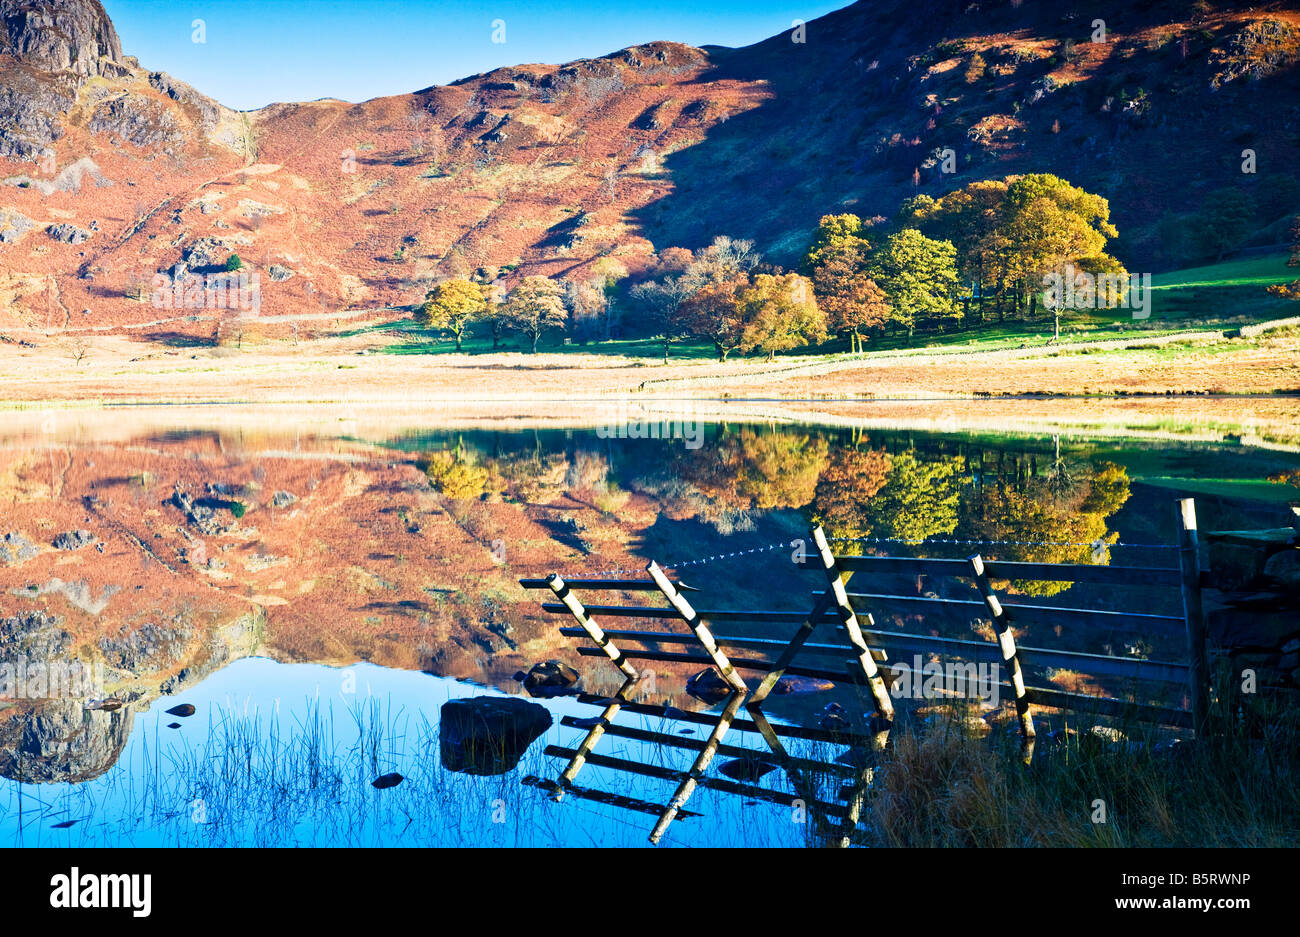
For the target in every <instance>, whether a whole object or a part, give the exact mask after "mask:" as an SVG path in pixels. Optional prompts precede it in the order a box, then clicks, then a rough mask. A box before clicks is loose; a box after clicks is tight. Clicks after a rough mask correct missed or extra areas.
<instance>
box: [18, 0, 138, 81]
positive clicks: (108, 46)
mask: <svg viewBox="0 0 1300 937" xmlns="http://www.w3.org/2000/svg"><path fill="white" fill-rule="evenodd" d="M0 54H4V55H12V56H13V57H14V58H16V59H18V61H20V62H22V63H24V64H26V65H30V66H32V67H33V68H39V69H42V70H44V71H51V72H56V71H70V72H72V73H74V74H76V75H82V76H90V75H100V76H103V75H114V74H117V69H114V68H113V67H112V66H113V65H114V64H121V62H122V43H121V41H120V40H119V39H118V38H117V30H115V29H114V28H113V23H112V21H111V20H110V19H109V18H108V14H107V13H105V12H104V7H103V6H102V5H101V4H100V3H99V2H98V0H44V2H42V3H39V4H36V3H32V2H31V0H0Z"/></svg>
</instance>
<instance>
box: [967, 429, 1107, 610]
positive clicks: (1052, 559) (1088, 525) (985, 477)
mask: <svg viewBox="0 0 1300 937" xmlns="http://www.w3.org/2000/svg"><path fill="white" fill-rule="evenodd" d="M989 455H990V454H988V453H984V452H981V453H980V458H979V462H978V468H977V469H976V471H975V473H974V483H973V484H972V485H970V486H969V487H968V488H967V492H966V497H965V498H964V499H963V504H962V521H963V523H962V526H963V529H964V530H965V531H966V532H968V534H969V535H970V537H971V538H972V539H979V540H1004V541H1013V543H1011V544H1009V545H1007V546H1000V547H998V553H997V555H998V558H999V559H1006V560H1021V561H1025V562H1037V563H1093V562H1098V561H1100V562H1102V563H1108V562H1109V554H1108V553H1104V552H1097V551H1094V548H1093V546H1092V544H1094V543H1097V542H1098V541H1100V542H1101V543H1105V544H1110V543H1114V542H1115V541H1116V540H1117V539H1118V535H1117V534H1114V533H1110V532H1108V531H1107V528H1106V521H1107V519H1108V518H1109V517H1111V516H1112V515H1113V514H1115V512H1116V511H1118V510H1119V509H1120V508H1121V507H1123V505H1124V502H1125V501H1127V500H1128V496H1129V479H1128V473H1127V472H1126V471H1125V470H1124V469H1123V468H1122V467H1121V466H1119V465H1116V464H1114V463H1113V462H1098V463H1095V464H1094V463H1090V462H1084V463H1081V464H1078V465H1067V464H1066V460H1064V459H1062V458H1061V456H1060V454H1059V447H1058V449H1057V453H1056V455H1055V457H1054V459H1053V462H1052V464H1051V466H1050V467H1049V468H1048V469H1047V471H1045V472H1039V471H1038V465H1037V460H1036V459H1035V458H1034V457H1032V456H1024V455H1019V454H1010V453H1006V452H1002V451H999V452H997V453H995V454H993V455H992V458H991V459H990V458H989ZM990 552H991V551H990ZM1094 553H1097V555H1094ZM1014 585H1015V587H1016V588H1017V589H1019V590H1021V591H1023V592H1026V593H1028V594H1030V595H1039V596H1049V595H1055V594H1057V593H1059V592H1062V591H1064V590H1065V589H1067V588H1069V585H1070V584H1069V583H1057V582H1017V583H1014Z"/></svg>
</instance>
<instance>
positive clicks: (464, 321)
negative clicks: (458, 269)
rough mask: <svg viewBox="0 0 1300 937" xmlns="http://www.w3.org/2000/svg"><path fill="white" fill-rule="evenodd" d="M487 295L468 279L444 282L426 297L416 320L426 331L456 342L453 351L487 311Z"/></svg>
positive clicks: (458, 347)
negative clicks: (440, 332)
mask: <svg viewBox="0 0 1300 937" xmlns="http://www.w3.org/2000/svg"><path fill="white" fill-rule="evenodd" d="M487 308H488V303H487V296H486V295H485V293H484V289H483V287H482V285H480V284H478V283H471V282H470V281H469V280H464V279H453V280H443V281H442V282H441V283H439V284H438V285H437V286H435V287H434V288H433V289H431V290H429V292H428V293H426V294H425V297H424V304H423V305H421V306H420V308H419V310H418V311H417V312H416V321H418V322H419V323H420V324H421V325H423V326H424V327H425V328H431V329H442V330H445V331H448V332H450V333H451V334H452V335H453V336H455V339H456V350H457V351H460V350H461V340H462V338H463V337H464V335H465V333H466V331H467V330H468V329H469V326H470V324H471V323H473V322H474V321H475V320H476V319H479V318H482V316H483V314H484V313H485V312H486V311H487Z"/></svg>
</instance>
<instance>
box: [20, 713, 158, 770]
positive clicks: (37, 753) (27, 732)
mask: <svg viewBox="0 0 1300 937" xmlns="http://www.w3.org/2000/svg"><path fill="white" fill-rule="evenodd" d="M20 709H21V712H20V713H19V714H18V715H17V716H10V717H9V718H8V719H5V720H0V777H5V778H12V779H14V780H19V781H25V782H28V783H35V784H49V783H55V782H69V781H71V782H76V781H87V780H90V779H91V778H96V777H99V776H100V775H101V774H103V773H104V772H105V771H107V770H108V769H109V768H111V767H112V766H113V764H114V763H115V762H116V761H117V759H118V757H119V756H120V755H121V754H122V748H123V747H124V746H125V745H126V740H127V738H129V737H130V735H131V723H132V721H133V714H132V711H131V709H130V708H129V707H126V708H122V709H117V710H114V711H108V710H90V709H86V708H85V706H84V705H83V703H82V702H81V701H79V700H55V701H52V702H45V703H41V704H39V705H31V704H20Z"/></svg>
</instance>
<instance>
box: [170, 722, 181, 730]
mask: <svg viewBox="0 0 1300 937" xmlns="http://www.w3.org/2000/svg"><path fill="white" fill-rule="evenodd" d="M180 727H181V724H180V723H179V722H169V723H167V728H169V729H179V728H180Z"/></svg>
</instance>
